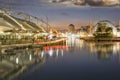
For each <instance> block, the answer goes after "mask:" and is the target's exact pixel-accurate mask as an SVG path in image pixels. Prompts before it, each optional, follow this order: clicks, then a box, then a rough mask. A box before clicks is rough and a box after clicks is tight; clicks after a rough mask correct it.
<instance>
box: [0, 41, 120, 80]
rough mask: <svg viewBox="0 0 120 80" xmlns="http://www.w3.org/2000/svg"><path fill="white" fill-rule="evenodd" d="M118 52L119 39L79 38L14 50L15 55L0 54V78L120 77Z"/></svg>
mask: <svg viewBox="0 0 120 80" xmlns="http://www.w3.org/2000/svg"><path fill="white" fill-rule="evenodd" d="M119 52H120V42H85V41H83V40H79V39H74V40H72V41H71V40H68V41H67V42H66V45H55V46H47V47H44V48H43V49H39V48H35V49H23V50H13V51H12V53H16V54H15V55H1V56H0V79H3V80H4V79H5V80H7V79H8V80H12V79H15V80H16V79H18V80H33V79H34V78H37V79H38V80H40V79H42V80H48V79H49V80H50V79H51V80H56V79H58V78H59V80H61V79H63V80H66V79H71V80H73V79H82V80H88V79H92V80H96V79H98V78H97V77H99V79H109V80H113V79H116V78H118V79H120V77H119V76H118V75H119V73H120V69H119V67H120V53H119ZM104 71H105V72H104ZM86 73H87V74H86ZM67 74H69V75H67ZM78 74H79V75H78ZM106 74H108V75H109V77H108V75H106ZM45 75H46V76H48V77H46V76H45ZM53 75H56V76H53ZM59 75H61V76H59ZM70 75H71V76H70ZM99 75H101V76H102V77H100V76H99ZM105 75H106V76H105ZM86 76H88V78H87V77H86ZM95 76H96V77H95ZM110 76H111V77H110Z"/></svg>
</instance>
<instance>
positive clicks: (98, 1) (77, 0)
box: [50, 0, 120, 6]
mask: <svg viewBox="0 0 120 80" xmlns="http://www.w3.org/2000/svg"><path fill="white" fill-rule="evenodd" d="M50 2H51V3H68V4H67V5H70V3H72V4H74V5H77V6H86V5H89V6H119V5H120V0H50Z"/></svg>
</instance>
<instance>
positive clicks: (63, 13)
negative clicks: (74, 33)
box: [61, 12, 70, 16]
mask: <svg viewBox="0 0 120 80" xmlns="http://www.w3.org/2000/svg"><path fill="white" fill-rule="evenodd" d="M61 15H63V16H70V15H69V14H68V13H66V12H62V13H61Z"/></svg>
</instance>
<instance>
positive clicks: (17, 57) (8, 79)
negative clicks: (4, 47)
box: [0, 45, 67, 80]
mask: <svg viewBox="0 0 120 80" xmlns="http://www.w3.org/2000/svg"><path fill="white" fill-rule="evenodd" d="M64 50H67V46H66V45H64V46H63V45H57V46H46V47H43V50H42V49H40V48H36V49H22V50H12V51H10V52H11V53H15V54H13V55H9V54H1V55H0V80H1V79H3V80H13V79H14V78H16V77H17V76H19V75H20V74H22V73H23V72H24V73H25V72H26V74H30V73H32V72H34V71H35V70H36V69H37V68H40V66H42V65H43V64H44V63H45V62H46V60H47V59H48V58H51V57H52V58H54V59H57V57H58V56H63V54H64ZM33 65H34V67H31V66H33ZM30 67H31V69H30V70H29V72H28V73H27V70H28V69H29V68H30Z"/></svg>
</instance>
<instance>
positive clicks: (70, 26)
mask: <svg viewBox="0 0 120 80" xmlns="http://www.w3.org/2000/svg"><path fill="white" fill-rule="evenodd" d="M68 31H69V32H70V33H74V32H75V26H74V25H73V24H70V25H69V26H68Z"/></svg>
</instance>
